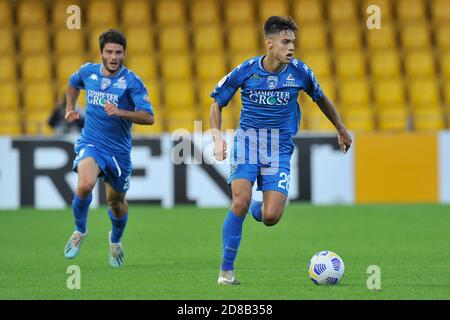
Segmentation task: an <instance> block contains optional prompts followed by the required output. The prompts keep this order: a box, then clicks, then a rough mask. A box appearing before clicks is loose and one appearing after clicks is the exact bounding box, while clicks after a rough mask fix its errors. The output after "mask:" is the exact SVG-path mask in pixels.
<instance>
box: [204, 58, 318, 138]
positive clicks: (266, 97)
mask: <svg viewBox="0 0 450 320" xmlns="http://www.w3.org/2000/svg"><path fill="white" fill-rule="evenodd" d="M263 58H264V56H259V57H254V58H251V59H249V60H247V61H245V62H244V63H242V64H240V65H239V66H237V67H236V68H235V69H234V70H233V71H231V72H230V73H229V74H228V75H226V76H225V77H223V78H222V80H220V82H219V83H218V84H217V86H216V87H215V89H214V91H213V92H212V93H211V97H212V98H214V99H215V100H216V101H217V103H218V104H219V106H221V107H224V106H226V105H227V104H228V102H229V101H230V100H231V98H232V97H233V95H234V94H235V92H236V90H237V89H238V88H241V99H242V110H241V117H240V128H241V129H243V130H248V129H278V130H279V133H280V140H286V139H289V140H290V139H291V138H292V136H294V135H295V134H296V133H297V131H298V128H299V124H300V119H301V111H300V106H299V104H298V94H299V92H300V90H304V91H306V93H307V94H308V95H309V96H310V97H311V98H312V99H313V100H314V101H317V100H318V99H320V98H322V97H323V92H322V89H321V88H320V85H319V83H318V82H317V80H316V78H315V76H314V73H313V72H312V71H311V69H309V68H308V66H307V65H306V64H305V63H303V62H301V61H299V60H297V59H291V62H290V63H289V64H287V65H285V67H284V68H283V70H281V71H280V72H278V73H271V72H268V71H266V70H265V69H264V67H263V64H262V59H263Z"/></svg>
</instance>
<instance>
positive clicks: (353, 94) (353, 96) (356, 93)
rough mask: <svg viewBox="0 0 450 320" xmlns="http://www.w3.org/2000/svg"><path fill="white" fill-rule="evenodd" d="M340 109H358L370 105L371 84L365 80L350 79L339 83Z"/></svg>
mask: <svg viewBox="0 0 450 320" xmlns="http://www.w3.org/2000/svg"><path fill="white" fill-rule="evenodd" d="M339 94H340V103H339V105H340V108H341V109H342V110H344V109H357V108H366V107H367V106H368V105H369V101H370V98H369V95H370V91H369V84H368V83H367V80H366V79H365V78H356V79H348V80H343V81H340V82H339Z"/></svg>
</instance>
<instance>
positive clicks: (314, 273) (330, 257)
mask: <svg viewBox="0 0 450 320" xmlns="http://www.w3.org/2000/svg"><path fill="white" fill-rule="evenodd" d="M344 270H345V266H344V261H343V260H342V259H341V257H339V256H338V255H337V254H336V253H334V252H332V251H320V252H318V253H316V254H315V255H314V256H313V257H312V258H311V261H310V262H309V265H308V273H309V277H310V278H311V280H312V282H314V283H315V284H317V285H320V284H332V285H334V284H337V283H338V282H339V281H340V280H341V279H342V277H343V276H344Z"/></svg>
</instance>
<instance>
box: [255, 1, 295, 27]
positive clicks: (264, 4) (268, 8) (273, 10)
mask: <svg viewBox="0 0 450 320" xmlns="http://www.w3.org/2000/svg"><path fill="white" fill-rule="evenodd" d="M258 11H259V12H258V13H259V20H260V21H261V22H262V23H264V21H266V19H267V18H269V17H270V16H288V15H289V4H288V1H287V0H260V1H258Z"/></svg>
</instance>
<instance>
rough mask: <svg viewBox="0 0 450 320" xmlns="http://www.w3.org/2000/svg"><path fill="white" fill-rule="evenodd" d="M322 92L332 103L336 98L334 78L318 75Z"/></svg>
mask: <svg viewBox="0 0 450 320" xmlns="http://www.w3.org/2000/svg"><path fill="white" fill-rule="evenodd" d="M317 80H318V81H319V84H320V87H321V88H322V91H323V93H324V94H325V95H326V96H327V97H328V98H329V99H330V100H331V101H332V102H333V103H334V102H335V100H336V88H335V84H334V79H333V78H331V77H318V78H317Z"/></svg>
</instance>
